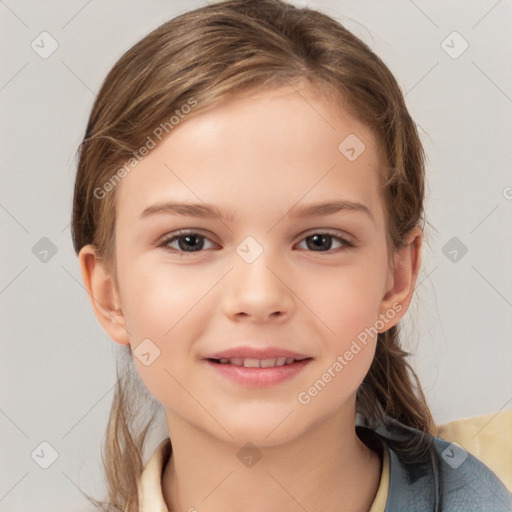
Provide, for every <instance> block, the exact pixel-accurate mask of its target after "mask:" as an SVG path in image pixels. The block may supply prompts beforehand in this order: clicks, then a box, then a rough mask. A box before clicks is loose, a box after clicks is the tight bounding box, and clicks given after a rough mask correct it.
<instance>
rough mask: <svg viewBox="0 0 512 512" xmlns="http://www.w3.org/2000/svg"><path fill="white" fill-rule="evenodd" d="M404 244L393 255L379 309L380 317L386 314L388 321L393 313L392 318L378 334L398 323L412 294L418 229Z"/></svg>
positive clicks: (418, 250)
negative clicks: (391, 266)
mask: <svg viewBox="0 0 512 512" xmlns="http://www.w3.org/2000/svg"><path fill="white" fill-rule="evenodd" d="M405 243H406V245H405V247H403V248H402V249H401V250H400V251H399V252H398V253H395V262H394V263H395V264H394V268H393V269H390V271H389V274H388V279H387V283H386V285H387V287H386V290H385V294H384V296H383V298H382V302H381V304H380V308H379V309H380V313H381V315H382V314H385V315H386V312H388V314H387V315H386V318H388V319H389V316H390V314H389V312H390V311H393V312H394V316H393V317H392V319H389V321H388V322H387V323H386V325H385V327H384V328H383V329H380V330H379V332H385V331H387V330H388V329H390V328H391V327H393V326H394V325H396V324H397V323H398V322H399V320H400V319H401V318H402V317H403V316H404V315H405V313H406V312H407V309H408V308H409V304H410V303H411V299H412V296H413V293H414V288H415V286H416V280H417V278H418V273H419V270H420V267H421V247H422V243H423V232H422V230H421V229H420V228H419V227H416V228H414V229H412V230H411V232H410V233H409V235H408V236H407V238H406V240H405Z"/></svg>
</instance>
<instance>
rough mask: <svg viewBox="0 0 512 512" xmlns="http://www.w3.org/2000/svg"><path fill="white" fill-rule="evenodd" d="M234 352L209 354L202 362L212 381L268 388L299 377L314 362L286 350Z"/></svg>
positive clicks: (310, 358)
mask: <svg viewBox="0 0 512 512" xmlns="http://www.w3.org/2000/svg"><path fill="white" fill-rule="evenodd" d="M234 352H237V351H236V350H234V351H232V353H231V354H229V353H221V354H212V357H207V358H205V359H204V361H205V362H206V364H207V368H209V371H211V372H212V373H211V375H212V376H213V377H214V378H216V379H219V378H220V380H221V382H226V379H227V380H228V381H230V382H231V383H235V384H237V385H239V386H243V387H246V388H268V387H271V386H276V385H277V384H280V383H283V382H285V381H288V380H290V379H292V378H293V377H295V376H297V375H298V374H300V373H301V372H302V371H303V370H304V368H305V367H306V366H307V365H308V364H309V363H310V362H311V361H312V360H313V358H312V357H308V356H305V355H302V354H297V353H293V352H287V351H279V353H277V351H275V350H274V351H272V353H270V354H269V353H268V352H269V351H267V352H266V353H260V354H255V353H252V354H250V356H251V357H248V356H247V354H236V353H234ZM245 352H246V353H247V350H246V351H245ZM222 356H225V357H222ZM258 356H259V357H258ZM230 389H232V388H230Z"/></svg>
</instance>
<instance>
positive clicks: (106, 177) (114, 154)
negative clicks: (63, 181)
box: [72, 0, 434, 512]
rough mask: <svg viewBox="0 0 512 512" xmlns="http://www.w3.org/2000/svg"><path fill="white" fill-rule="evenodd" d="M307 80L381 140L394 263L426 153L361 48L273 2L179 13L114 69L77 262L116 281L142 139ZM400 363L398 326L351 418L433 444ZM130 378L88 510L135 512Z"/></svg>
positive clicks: (136, 454) (93, 126)
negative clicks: (102, 493)
mask: <svg viewBox="0 0 512 512" xmlns="http://www.w3.org/2000/svg"><path fill="white" fill-rule="evenodd" d="M304 81H309V82H310V83H312V84H313V85H314V86H315V87H317V88H318V90H319V91H321V92H323V93H324V94H325V95H326V96H327V97H328V98H330V99H332V100H333V101H336V102H340V103H341V104H343V106H344V107H345V108H347V109H349V110H350V111H351V112H352V113H353V114H354V115H355V116H356V117H357V118H358V119H359V120H361V121H362V122H364V123H365V124H366V125H367V126H368V127H370V128H371V129H372V130H373V132H374V133H375V135H376V136H377V138H378V140H379V141H380V145H381V148H382V156H383V165H382V176H381V179H382V194H383V198H384V204H385V206H386V213H387V219H388V222H387V231H388V233H387V235H388V249H389V255H390V265H392V264H393V255H394V253H395V252H396V251H397V250H399V249H400V248H402V247H403V246H404V240H405V238H406V237H407V234H408V233H409V232H410V231H411V230H412V229H413V228H415V227H417V226H420V225H421V223H422V220H423V200H424V154H423V149H422V145H421V142H420V139H419V136H418V133H417V130H416V126H415V124H414V122H413V120H412V119H411V117H410V115H409V113H408V111H407V108H406V105H405V102H404V99H403V95H402V93H401V91H400V88H399V86H398V84H397V82H396V80H395V78H394V77H393V75H392V73H391V72H390V71H389V69H388V68H387V67H386V65H385V64H384V63H383V62H382V60H381V59H380V58H379V57H378V56H377V55H375V54H374V53H373V52H372V50H371V49H370V48H369V47H368V46H367V45H365V44H364V43H363V42H362V41H361V40H359V39H358V38H357V37H355V36H354V35H353V34H352V33H351V32H349V31H348V30H346V29H345V28H344V27H343V26H342V25H341V24H340V23H338V22H337V21H336V20H334V19H333V18H331V17H329V16H327V15H325V14H322V13H320V12H318V11H316V10H313V9H310V8H297V7H295V6H293V5H291V4H288V3H285V2H283V1H281V0H258V1H253V0H228V1H223V2H217V3H213V4H210V5H207V6H205V7H202V8H199V9H196V10H194V11H190V12H187V13H184V14H182V15H180V16H178V17H176V18H174V19H172V20H170V21H168V22H167V23H164V24H163V25H161V26H160V27H158V28H157V29H156V30H154V31H153V32H151V33H150V34H148V35H147V36H146V37H144V38H143V39H142V40H141V41H139V42H138V43H137V44H135V46H133V47H132V48H131V49H129V50H128V51H127V52H126V53H125V54H124V55H123V56H122V57H121V58H120V59H119V60H118V62H117V63H116V64H115V65H114V67H113V68H112V70H111V71H110V72H109V74H108V75H107V77H106V79H105V80H104V82H103V84H102V86H101V89H100V91H99V94H98V96H97V99H96V101H95V103H94V106H93V109H92V112H91V115H90V118H89V122H88V126H87V130H86V134H85V137H84V140H83V142H82V144H81V146H80V150H79V162H78V170H77V176H76V182H75V191H74V203H73V220H72V233H73V243H74V247H75V250H76V252H77V253H78V252H79V251H80V249H81V248H82V247H83V246H84V245H86V244H93V245H94V246H95V247H96V249H97V251H98V254H99V255H100V257H102V258H104V260H105V261H106V263H107V265H109V266H110V267H111V268H112V270H113V272H114V275H115V265H114V261H115V251H114V247H115V237H114V235H113V233H114V224H115V197H116V188H115V183H116V182H115V178H117V179H120V178H119V172H120V169H122V168H123V166H124V165H125V163H126V162H127V161H130V159H133V155H134V153H136V152H137V151H138V150H139V149H140V148H141V147H143V146H144V145H145V144H146V143H147V141H148V137H151V138H152V139H157V138H158V137H157V136H156V133H159V132H157V128H158V127H162V126H163V127H165V131H166V133H165V134H164V135H167V133H170V130H172V123H170V122H169V121H170V119H171V118H172V116H174V115H175V114H178V117H179V118H180V120H181V118H182V116H181V114H184V113H185V115H184V117H185V119H186V118H187V117H188V116H193V115H196V114H197V113H199V112H201V111H203V110H206V109H210V108H212V107H213V106H215V105H217V104H219V103H221V102H222V101H225V100H226V99H228V98H230V97H232V96H234V95H236V94H238V93H242V92H244V91H247V90H249V89H254V88H271V87H278V86H280V85H295V84H299V83H301V82H304ZM191 100H192V101H191ZM192 104H193V108H190V107H191V106H192ZM185 105H189V108H187V109H185V108H184V106H185ZM180 113H181V114H180ZM180 120H178V122H180ZM162 134H163V131H162ZM159 140H161V139H159ZM159 140H158V141H157V142H159ZM116 171H117V173H116ZM125 172H126V169H125ZM113 180H114V181H113ZM106 183H111V184H112V187H106V186H105V184H106ZM98 191H99V192H98ZM408 355H409V354H407V353H406V352H405V351H404V350H403V349H402V348H401V346H400V340H399V331H398V326H396V327H392V328H390V329H389V330H388V331H386V332H384V333H380V334H379V335H378V342H377V350H376V355H375V358H374V360H373V363H372V365H371V367H370V370H369V372H368V374H367V375H366V377H365V379H364V381H363V383H362V385H361V387H360V389H359V390H358V395H357V408H358V412H359V414H360V415H361V417H362V418H363V421H364V422H365V424H366V425H369V426H372V425H376V424H378V423H379V422H381V421H383V420H384V418H385V416H386V415H389V416H392V417H394V418H396V419H397V420H398V421H400V422H402V423H405V424H406V425H409V426H411V427H414V428H417V429H419V430H420V431H422V432H424V433H425V434H430V433H433V425H434V424H433V419H432V416H431V413H430V411H429V408H428V406H427V403H426V400H425V397H424V395H423V392H422V389H421V386H420V383H419V381H418V379H417V377H416V374H415V373H414V371H413V370H412V368H411V367H410V365H409V364H408V362H407V356H408ZM133 378H134V376H133V375H132V374H131V373H130V372H129V373H127V374H125V375H124V376H120V375H119V373H118V382H117V386H116V391H115V395H114V399H113V404H112V410H111V414H110V418H109V423H108V428H107V433H106V439H105V450H104V454H105V457H104V466H105V475H106V479H107V486H108V502H107V503H103V504H100V503H99V502H96V504H98V506H102V505H106V506H107V508H103V509H104V510H107V511H109V512H110V511H125V510H128V508H129V507H132V508H133V509H134V510H136V507H137V500H138V492H137V480H138V477H139V476H140V474H141V471H142V468H143V462H142V447H143V443H144V439H145V438H146V434H147V431H148V428H149V427H150V425H151V423H152V421H153V419H154V415H153V416H151V418H150V420H149V421H147V423H146V424H145V426H143V427H142V428H141V429H140V430H139V431H138V432H137V433H135V432H134V431H133V430H132V428H131V425H132V424H133V420H134V416H135V415H136V414H137V411H135V410H134V409H133V404H134V403H135V401H136V400H137V394H136V393H135V394H130V399H129V400H126V399H125V397H126V396H127V389H129V388H130V385H131V381H132V380H133ZM139 395H140V392H139ZM139 400H140V397H139ZM415 449H417V448H415V447H414V446H412V447H410V452H411V453H412V454H414V450H415ZM130 510H131V508H130Z"/></svg>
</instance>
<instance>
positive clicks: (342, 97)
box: [73, 0, 510, 512]
mask: <svg viewBox="0 0 512 512" xmlns="http://www.w3.org/2000/svg"><path fill="white" fill-rule="evenodd" d="M423 196H424V157H423V151H422V147H421V143H420V140H419V138H418V134H417V131H416V128H415V124H414V122H413V121H412V119H411V118H410V116H409V114H408V112H407V109H406V107H405V104H404V101H403V97H402V94H401V92H400V90H399V87H398V85H397V83H396V81H395V79H394V77H393V76H392V75H391V73H390V71H389V70H388V69H387V68H386V66H385V65H384V64H383V62H382V61H381V60H380V59H379V58H378V57H377V56H376V55H375V54H374V53H372V51H371V50H370V49H369V48H368V47H367V46H365V45H364V44H363V43H362V42H361V41H360V40H358V39H357V38H356V37H354V36H353V35H352V34H351V33H349V32H348V31H347V30H346V29H344V28H343V27H342V26H341V25H340V24H339V23H337V22H336V21H335V20H333V19H331V18H329V17H328V16H326V15H323V14H321V13H319V12H317V11H314V10H311V9H306V8H304V9H298V8H295V7H293V6H292V5H289V4H286V3H284V2H282V1H280V0H260V1H258V2H254V1H250V0H230V1H226V2H220V3H215V4H212V5H208V6H206V7H203V8H200V9H197V10H194V11H191V12H188V13H186V14H183V15H181V16H179V17H177V18H175V19H173V20H171V21H170V22H168V23H165V24H164V25H162V26H161V27H159V28H157V29H156V30H155V31H153V32H152V33H151V34H149V35H148V36H146V37H145V38H144V39H143V40H141V41H140V42H139V43H137V44H136V45H135V46H134V47H133V48H132V49H130V50H129V51H128V52H127V53H126V54H125V55H124V56H123V57H121V59H120V60H119V61H118V62H117V64H116V65H115V66H114V68H113V69H112V70H111V72H110V73H109V74H108V76H107V78H106V80H105V82H104V84H103V85H102V88H101V90H100V92H99V94H98V97H97V100H96V102H95V105H94V107H93V110H92V113H91V116H90V119H89V124H88V126H87V131H86V134H85V137H84V140H83V143H82V145H81V148H80V159H79V165H78V173H77V178H76V184H75V195H74V207H73V240H74V246H75V250H76V252H77V254H78V256H79V261H80V265H81V270H82V275H83V279H84V282H85V285H86V287H87V290H88V292H89V295H90V298H91V304H92V307H93V309H94V311H95V313H96V315H97V317H98V320H99V321H100V322H101V324H102V325H103V327H104V328H105V330H106V331H107V333H108V334H109V335H110V337H111V338H112V339H113V340H114V341H116V342H117V343H119V344H120V345H122V346H124V347H125V348H126V353H127V354H128V355H129V358H130V361H132V364H131V366H130V367H129V368H128V370H127V371H126V372H124V373H123V372H122V371H120V370H119V369H118V383H117V388H116V394H115V397H114V402H113V406H112V411H111V416H110V420H109V425H108V429H107V437H106V448H105V461H104V462H105V470H106V477H107V483H108V493H109V496H108V501H107V503H106V504H105V505H106V508H105V510H108V511H110V510H120V511H123V510H124V511H130V512H131V511H136V510H139V511H144V512H155V511H167V510H168V511H172V512H177V511H185V510H188V511H193V510H198V511H211V512H214V511H221V510H222V511H226V510H241V509H242V508H243V509H244V510H248V511H251V512H252V511H254V512H256V511H263V510H265V511H267V510H286V511H295V510H306V511H309V512H316V511H369V510H371V511H372V512H375V511H384V510H385V511H389V512H391V511H392V512H395V511H399V510H407V511H427V510H428V511H431V510H437V511H440V510H447V511H450V510H455V509H457V510H459V509H460V510H465V511H471V510H475V511H476V510H482V509H483V508H485V507H490V508H489V509H492V510H497V511H498V510H509V507H510V497H509V495H508V493H507V491H506V489H505V488H504V486H503V485H502V484H501V482H500V481H499V480H498V479H497V477H496V476H495V475H494V474H493V473H492V472H491V471H490V470H489V469H488V468H487V467H486V466H484V465H483V464H482V463H481V462H479V461H478V460H477V459H475V458H474V457H473V456H471V455H469V454H468V453H467V452H466V451H465V450H463V449H462V448H460V447H458V446H456V445H450V444H449V443H448V442H445V441H443V440H441V439H440V438H437V437H435V436H434V435H433V434H434V433H435V430H434V423H433V419H432V416H431V414H430V412H429V409H428V406H427V404H426V401H425V398H424V395H423V393H422V390H421V386H420V385H419V382H418V381H417V378H416V375H415V374H414V372H413V371H412V369H411V368H410V367H409V365H408V363H407V361H406V356H407V354H406V353H405V352H404V351H403V350H402V349H401V348H400V343H399V332H398V324H399V321H400V319H401V318H402V317H403V316H404V314H405V313H406V311H407V309H408V306H409V303H410V301H411V298H412V295H413V292H414V286H415V283H416V278H417V275H418V271H419V268H420V262H421V246H422V218H423ZM137 374H138V376H140V378H141V380H142V382H143V384H144V386H145V388H147V390H148V391H149V393H150V394H151V396H152V397H154V399H155V401H156V402H155V403H157V404H161V406H162V407H163V411H164V413H165V422H166V426H167V430H168V433H169V438H167V439H165V440H164V441H163V442H162V443H161V444H160V446H159V447H158V449H157V450H156V451H155V453H154V455H153V456H152V457H151V460H150V461H149V463H148V464H147V466H146V467H145V469H144V470H143V463H142V459H143V454H142V450H143V444H144V440H145V437H146V434H147V431H148V428H149V427H150V425H151V422H152V420H153V417H151V418H149V421H148V422H147V423H146V424H145V425H143V427H142V428H139V429H138V428H136V427H135V420H136V419H137V412H138V411H137V408H136V407H135V405H136V404H137V399H139V400H141V401H142V402H144V401H145V400H147V394H144V393H143V392H141V391H140V389H139V388H137V386H136V383H137ZM134 384H135V385H134ZM139 419H140V418H139ZM98 505H100V504H98Z"/></svg>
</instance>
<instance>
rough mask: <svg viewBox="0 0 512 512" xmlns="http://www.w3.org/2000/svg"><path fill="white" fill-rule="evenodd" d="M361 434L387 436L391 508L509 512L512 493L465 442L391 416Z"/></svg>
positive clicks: (360, 430) (388, 505) (392, 510)
mask: <svg viewBox="0 0 512 512" xmlns="http://www.w3.org/2000/svg"><path fill="white" fill-rule="evenodd" d="M357 431H358V434H362V437H363V439H364V438H365V437H370V438H371V437H373V438H375V437H377V438H379V439H380V440H381V441H384V443H385V445H386V447H387V450H388V455H389V461H390V475H389V490H388V499H387V503H386V512H402V511H403V512H406V511H407V512H423V511H432V510H438V511H441V510H444V511H448V512H451V511H459V510H460V511H464V512H477V511H478V512H481V511H485V510H489V511H491V510H492V511H493V512H501V511H503V512H505V511H511V510H512V498H511V496H510V494H509V492H508V491H507V489H506V488H505V486H504V485H503V483H502V482H501V481H500V480H499V479H498V477H497V476H496V475H495V474H494V473H493V472H492V471H491V470H490V469H489V468H488V467H487V466H486V465H485V464H483V463H482V462H481V461H480V460H478V459H477V458H476V457H474V456H473V455H471V454H470V453H469V452H467V451H466V450H465V449H464V448H462V447H461V446H459V445H457V444H455V443H450V442H448V441H445V440H444V439H441V438H439V437H431V436H424V435H422V433H421V432H420V431H418V430H416V429H413V428H410V427H408V426H405V425H403V424H402V423H399V422H398V421H396V420H394V419H392V418H388V419H387V420H386V423H385V424H383V425H381V426H379V428H377V429H375V430H371V429H369V428H367V427H357Z"/></svg>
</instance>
